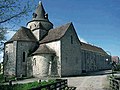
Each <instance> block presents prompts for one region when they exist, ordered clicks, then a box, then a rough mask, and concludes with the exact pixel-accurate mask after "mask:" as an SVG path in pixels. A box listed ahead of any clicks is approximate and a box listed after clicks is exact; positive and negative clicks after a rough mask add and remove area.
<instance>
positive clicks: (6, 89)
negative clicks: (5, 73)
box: [0, 80, 55, 90]
mask: <svg viewBox="0 0 120 90" xmlns="http://www.w3.org/2000/svg"><path fill="white" fill-rule="evenodd" d="M54 82H55V80H48V81H43V82H41V83H38V82H37V81H36V82H32V83H26V84H15V85H13V86H9V85H0V90H28V89H31V88H35V87H39V86H43V85H47V84H51V83H54ZM43 90H44V89H43Z"/></svg>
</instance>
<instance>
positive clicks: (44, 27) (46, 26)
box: [27, 2, 53, 41]
mask: <svg viewBox="0 0 120 90" xmlns="http://www.w3.org/2000/svg"><path fill="white" fill-rule="evenodd" d="M27 28H29V29H30V30H31V31H32V32H33V33H34V35H35V36H36V38H37V39H38V40H39V41H40V40H41V39H43V38H44V37H45V35H47V33H48V31H49V30H50V29H52V28H53V24H52V23H51V22H50V21H49V19H48V14H47V13H46V12H45V10H44V7H43V5H42V2H39V5H38V7H37V8H36V11H35V12H34V13H33V19H32V20H31V21H29V22H28V23H27Z"/></svg>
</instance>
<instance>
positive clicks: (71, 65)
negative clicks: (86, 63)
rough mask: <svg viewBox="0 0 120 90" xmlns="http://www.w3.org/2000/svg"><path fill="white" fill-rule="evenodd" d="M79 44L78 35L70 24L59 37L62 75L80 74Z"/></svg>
mask: <svg viewBox="0 0 120 90" xmlns="http://www.w3.org/2000/svg"><path fill="white" fill-rule="evenodd" d="M80 46H81V44H80V41H79V39H78V36H77V34H76V32H75V30H74V27H73V26H72V25H71V26H70V27H69V30H67V32H66V33H65V35H64V36H63V37H62V39H61V69H62V70H61V74H62V76H75V75H80V74H81V72H82V67H81V63H82V62H81V47H80Z"/></svg>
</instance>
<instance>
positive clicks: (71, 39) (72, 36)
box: [71, 35, 73, 44]
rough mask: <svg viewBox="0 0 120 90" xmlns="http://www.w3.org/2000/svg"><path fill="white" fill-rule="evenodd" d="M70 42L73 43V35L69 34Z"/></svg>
mask: <svg viewBox="0 0 120 90" xmlns="http://www.w3.org/2000/svg"><path fill="white" fill-rule="evenodd" d="M71 44H73V36H72V35H71Z"/></svg>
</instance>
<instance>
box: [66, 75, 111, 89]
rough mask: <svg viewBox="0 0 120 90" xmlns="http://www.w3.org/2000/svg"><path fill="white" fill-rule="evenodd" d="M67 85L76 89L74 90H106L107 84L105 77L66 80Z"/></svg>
mask: <svg viewBox="0 0 120 90" xmlns="http://www.w3.org/2000/svg"><path fill="white" fill-rule="evenodd" d="M68 85H69V86H75V87H77V89H76V90H107V89H106V88H108V87H109V82H108V81H107V75H100V76H85V77H75V78H74V77H73V78H68ZM108 90H109V89H108Z"/></svg>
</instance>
